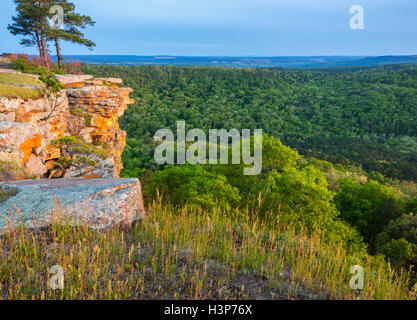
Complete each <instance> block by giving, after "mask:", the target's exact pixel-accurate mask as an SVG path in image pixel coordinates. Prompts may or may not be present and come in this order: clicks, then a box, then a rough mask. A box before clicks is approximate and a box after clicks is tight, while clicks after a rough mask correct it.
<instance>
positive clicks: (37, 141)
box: [19, 134, 42, 165]
mask: <svg viewBox="0 0 417 320" xmlns="http://www.w3.org/2000/svg"><path fill="white" fill-rule="evenodd" d="M41 146H42V135H40V134H35V135H34V136H32V137H31V138H29V139H27V140H26V141H24V142H23V143H22V144H21V145H20V146H19V149H20V151H22V152H23V154H24V156H23V159H22V165H24V164H25V163H26V162H27V161H28V160H29V157H30V155H31V154H32V152H33V149H35V148H39V147H41Z"/></svg>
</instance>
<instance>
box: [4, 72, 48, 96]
mask: <svg viewBox="0 0 417 320" xmlns="http://www.w3.org/2000/svg"><path fill="white" fill-rule="evenodd" d="M33 86H37V87H39V88H36V87H33ZM44 88H45V86H44V84H43V83H42V81H40V80H38V79H35V78H33V77H30V76H26V75H20V74H9V73H0V97H8V98H17V97H20V98H22V99H23V100H27V99H38V98H40V97H42V96H43V94H44V90H43V89H44Z"/></svg>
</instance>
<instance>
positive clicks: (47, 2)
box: [8, 0, 95, 68]
mask: <svg viewBox="0 0 417 320" xmlns="http://www.w3.org/2000/svg"><path fill="white" fill-rule="evenodd" d="M14 2H15V4H16V13H17V14H16V15H15V16H13V17H12V21H13V24H11V25H9V26H8V30H9V31H10V32H11V33H12V34H13V35H19V36H23V37H24V38H23V39H22V40H21V41H20V44H21V45H23V46H26V47H31V46H35V45H36V46H37V49H38V52H39V57H40V60H41V63H42V65H44V66H45V67H47V68H48V67H49V59H48V41H53V42H54V44H55V47H56V52H57V57H58V65H59V67H62V60H63V59H62V53H61V48H60V44H59V40H64V41H71V42H72V43H77V44H81V45H84V46H86V47H88V48H90V49H91V48H93V47H94V46H95V43H94V42H92V41H91V40H88V39H86V38H85V37H84V34H83V33H82V32H81V31H80V29H84V28H85V27H86V26H88V25H90V26H93V25H94V24H95V22H94V21H93V20H92V19H91V17H89V16H85V15H80V14H78V13H76V12H74V9H75V5H74V4H73V3H71V2H69V1H67V0H14ZM55 5H58V6H60V7H61V8H62V9H63V23H64V25H63V26H62V28H53V27H51V26H50V24H49V21H50V19H51V18H52V17H53V16H54V13H51V8H52V7H53V6H55Z"/></svg>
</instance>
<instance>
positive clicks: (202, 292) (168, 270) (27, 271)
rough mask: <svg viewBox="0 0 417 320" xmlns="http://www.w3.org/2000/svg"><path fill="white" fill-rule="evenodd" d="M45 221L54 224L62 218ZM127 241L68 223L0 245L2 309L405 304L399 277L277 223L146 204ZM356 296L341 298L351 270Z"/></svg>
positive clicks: (378, 263) (8, 237) (125, 234)
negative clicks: (274, 302)
mask: <svg viewBox="0 0 417 320" xmlns="http://www.w3.org/2000/svg"><path fill="white" fill-rule="evenodd" d="M58 207H59V206H56V208H55V213H56V215H57V216H60V215H61V213H60V212H62V210H60V209H57V208H58ZM148 210H149V214H148V215H147V216H146V217H144V218H143V219H142V220H141V221H139V222H137V223H136V224H134V225H133V227H132V228H131V229H130V230H128V231H123V230H121V229H120V228H118V227H114V228H113V229H111V230H107V231H106V232H100V231H93V230H91V229H89V228H88V227H86V226H82V225H79V226H75V227H73V226H71V224H70V223H69V221H67V222H62V221H63V220H62V218H61V220H60V221H61V223H58V222H57V221H58V219H53V223H52V226H50V227H48V228H47V229H43V230H38V231H29V230H24V229H23V228H22V227H19V228H17V230H15V228H14V227H13V225H15V224H17V221H19V213H18V211H16V212H15V214H14V217H13V219H12V218H11V217H9V219H8V225H9V228H10V230H15V231H13V232H11V231H10V230H9V232H8V233H6V234H4V235H3V236H2V237H0V261H1V263H0V297H1V298H3V299H233V300H234V299H414V298H415V292H414V291H409V290H408V283H407V277H408V273H407V272H402V273H401V274H399V275H398V274H396V273H395V272H394V271H393V270H391V269H390V267H389V265H388V264H387V263H385V262H384V260H383V259H381V258H374V257H370V256H367V255H362V256H357V255H355V254H352V253H349V252H347V251H346V250H345V249H343V247H342V246H341V245H340V244H335V243H328V242H325V241H324V240H323V239H322V238H321V237H320V236H319V235H314V236H312V237H310V238H308V237H306V236H303V235H297V234H295V233H294V232H293V231H292V229H291V227H289V226H284V225H282V224H281V223H280V222H279V220H278V221H269V223H265V222H261V221H259V220H250V219H249V218H248V217H249V216H248V215H247V213H245V212H234V213H229V214H225V213H222V212H218V211H214V212H210V213H204V212H201V210H199V209H185V210H183V211H182V212H181V213H180V214H174V213H173V210H171V209H170V208H169V207H164V206H162V205H160V204H158V203H153V204H152V205H151V206H149V208H148ZM356 264H359V265H361V266H362V267H363V268H364V270H365V276H364V277H365V287H364V290H362V291H360V292H355V291H353V290H351V289H350V288H349V279H350V277H351V275H350V273H349V271H350V268H351V266H353V265H356ZM55 265H59V266H61V267H62V268H63V269H64V275H65V279H64V289H63V290H55V291H54V290H52V289H51V288H50V287H49V285H48V284H49V281H50V275H49V270H50V269H51V268H52V267H53V266H55Z"/></svg>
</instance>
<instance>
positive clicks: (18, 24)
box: [7, 0, 48, 67]
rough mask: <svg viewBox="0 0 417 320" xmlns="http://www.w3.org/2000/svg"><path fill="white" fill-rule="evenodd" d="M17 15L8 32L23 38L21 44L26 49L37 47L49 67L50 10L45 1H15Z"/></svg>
mask: <svg viewBox="0 0 417 320" xmlns="http://www.w3.org/2000/svg"><path fill="white" fill-rule="evenodd" d="M14 2H15V4H16V12H17V15H16V16H14V17H12V21H13V24H10V25H8V27H7V28H8V30H9V31H10V32H11V34H13V35H19V36H23V39H22V40H21V41H20V44H21V45H23V46H26V47H31V46H35V45H36V46H37V49H38V51H39V57H40V60H41V62H42V64H43V65H44V66H46V67H47V66H48V59H47V56H48V48H47V43H46V33H47V31H48V24H47V12H48V8H47V6H46V5H45V1H44V0H40V1H38V0H36V1H35V0H14Z"/></svg>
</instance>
